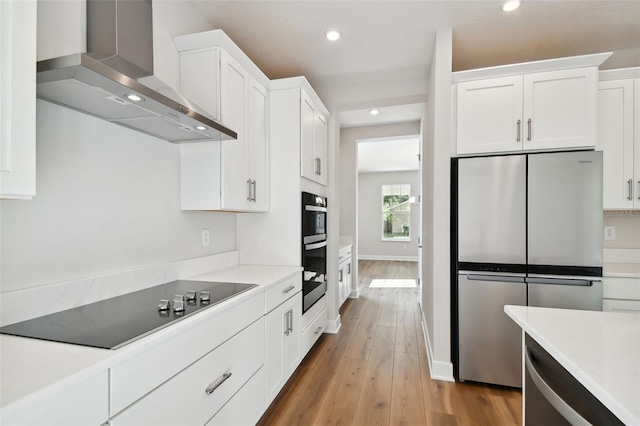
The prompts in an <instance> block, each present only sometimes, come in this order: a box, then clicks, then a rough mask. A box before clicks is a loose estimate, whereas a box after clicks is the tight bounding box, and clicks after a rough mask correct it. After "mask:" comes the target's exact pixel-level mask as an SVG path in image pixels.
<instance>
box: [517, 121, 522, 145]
mask: <svg viewBox="0 0 640 426" xmlns="http://www.w3.org/2000/svg"><path fill="white" fill-rule="evenodd" d="M516 125H517V126H518V137H517V138H516V142H520V134H521V133H522V132H521V131H522V120H518V122H517V123H516Z"/></svg>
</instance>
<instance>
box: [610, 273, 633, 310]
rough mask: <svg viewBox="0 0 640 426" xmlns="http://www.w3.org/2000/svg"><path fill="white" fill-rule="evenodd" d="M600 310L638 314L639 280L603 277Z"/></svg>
mask: <svg viewBox="0 0 640 426" xmlns="http://www.w3.org/2000/svg"><path fill="white" fill-rule="evenodd" d="M602 280H603V283H602V284H603V286H602V310H603V311H608V312H640V278H631V277H629V278H623V277H604V278H603V279H602Z"/></svg>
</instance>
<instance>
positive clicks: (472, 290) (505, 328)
mask: <svg viewBox="0 0 640 426" xmlns="http://www.w3.org/2000/svg"><path fill="white" fill-rule="evenodd" d="M503 278H504V277H501V280H500V281H491V278H490V277H487V281H485V280H481V279H480V278H479V277H478V276H473V279H471V280H470V279H469V276H468V275H462V274H461V275H459V276H458V291H459V293H458V294H459V297H458V322H459V378H460V380H471V381H476V382H484V383H494V384H498V385H504V386H513V387H521V386H522V346H521V345H522V341H521V339H522V337H521V330H520V327H518V326H517V325H516V324H515V323H514V322H513V321H511V320H510V319H509V317H508V316H507V315H506V314H505V313H504V305H521V306H523V305H526V304H527V287H526V284H525V283H524V282H523V279H522V277H514V280H515V281H516V282H507V281H503V280H502V279H503Z"/></svg>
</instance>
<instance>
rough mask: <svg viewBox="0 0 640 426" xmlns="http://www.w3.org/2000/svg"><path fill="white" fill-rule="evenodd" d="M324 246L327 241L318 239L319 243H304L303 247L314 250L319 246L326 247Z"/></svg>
mask: <svg viewBox="0 0 640 426" xmlns="http://www.w3.org/2000/svg"><path fill="white" fill-rule="evenodd" d="M326 246H327V242H326V241H320V242H319V243H314V244H305V246H304V249H305V250H315V249H319V248H322V247H326Z"/></svg>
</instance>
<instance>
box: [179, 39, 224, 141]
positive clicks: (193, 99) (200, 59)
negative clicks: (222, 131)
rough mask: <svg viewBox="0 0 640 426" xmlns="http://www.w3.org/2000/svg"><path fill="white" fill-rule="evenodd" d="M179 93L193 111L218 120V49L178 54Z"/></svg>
mask: <svg viewBox="0 0 640 426" xmlns="http://www.w3.org/2000/svg"><path fill="white" fill-rule="evenodd" d="M180 93H181V94H182V95H183V96H185V97H186V98H187V99H188V100H189V102H190V103H192V106H194V107H195V108H194V109H196V110H198V111H200V112H201V113H202V114H203V115H206V116H210V117H211V118H213V119H215V120H220V48H218V47H212V48H210V49H203V50H196V51H187V52H181V53H180ZM234 130H235V129H234Z"/></svg>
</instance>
